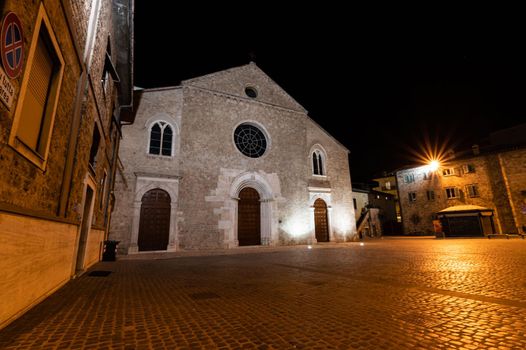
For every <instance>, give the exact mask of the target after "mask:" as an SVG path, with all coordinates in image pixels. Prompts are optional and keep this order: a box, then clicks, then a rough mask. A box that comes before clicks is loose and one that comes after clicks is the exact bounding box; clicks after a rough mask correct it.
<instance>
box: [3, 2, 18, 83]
mask: <svg viewBox="0 0 526 350" xmlns="http://www.w3.org/2000/svg"><path fill="white" fill-rule="evenodd" d="M1 33H2V34H1V35H2V37H1V42H0V55H1V56H2V65H3V66H4V70H5V74H6V75H7V76H8V77H9V78H11V79H15V78H16V77H18V76H19V75H20V72H21V71H22V63H23V62H24V35H23V32H22V24H21V23H20V19H19V18H18V16H17V15H16V14H15V13H14V12H9V13H8V14H7V15H6V16H5V17H4V20H3V21H2V32H1Z"/></svg>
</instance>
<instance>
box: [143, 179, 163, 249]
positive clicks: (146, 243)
mask: <svg viewBox="0 0 526 350" xmlns="http://www.w3.org/2000/svg"><path fill="white" fill-rule="evenodd" d="M170 211H171V210H170V196H169V195H168V193H166V192H165V191H163V190H160V189H154V190H150V191H148V192H146V193H145V194H144V196H143V197H142V205H141V218H140V221H139V239H138V242H137V244H138V245H139V251H147V250H166V247H167V246H168V239H169V236H170Z"/></svg>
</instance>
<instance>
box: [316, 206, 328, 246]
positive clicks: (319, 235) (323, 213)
mask: <svg viewBox="0 0 526 350" xmlns="http://www.w3.org/2000/svg"><path fill="white" fill-rule="evenodd" d="M314 230H315V232H316V240H317V241H318V242H329V224H328V220H327V204H325V202H324V201H323V199H319V198H318V199H316V201H315V202H314Z"/></svg>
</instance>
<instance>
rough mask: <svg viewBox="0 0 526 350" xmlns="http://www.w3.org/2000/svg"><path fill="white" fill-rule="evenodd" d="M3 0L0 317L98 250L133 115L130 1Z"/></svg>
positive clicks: (48, 289)
mask: <svg viewBox="0 0 526 350" xmlns="http://www.w3.org/2000/svg"><path fill="white" fill-rule="evenodd" d="M0 11H1V16H2V24H3V25H6V28H7V31H6V33H8V34H6V35H5V37H6V38H7V39H6V40H7V41H8V42H9V44H10V46H9V49H7V50H6V51H4V53H5V54H6V58H7V59H6V60H4V62H3V65H2V67H1V68H0V75H1V77H0V78H1V79H2V84H1V89H2V90H1V101H2V102H0V144H1V147H0V252H1V257H2V258H1V259H0V271H2V272H1V275H2V277H1V278H0V328H2V327H3V326H5V325H6V324H8V323H10V322H11V321H12V320H14V319H15V318H17V317H19V316H20V315H21V314H22V313H23V312H24V311H25V310H27V309H29V308H30V307H32V306H33V305H36V304H37V303H39V302H40V301H41V300H42V299H43V298H45V297H46V296H48V295H49V294H51V293H52V292H54V291H55V290H57V289H58V288H60V287H61V286H62V285H64V284H65V283H66V282H68V281H69V280H70V279H71V278H73V277H74V276H80V274H82V272H83V271H85V270H86V269H87V268H88V267H90V266H92V265H93V264H95V263H96V262H98V261H99V260H100V258H101V253H102V249H103V247H102V244H103V241H104V240H105V239H106V238H107V230H108V226H109V221H110V217H111V211H112V207H113V196H112V190H113V183H114V178H115V172H116V168H117V162H118V160H117V151H118V148H119V141H120V138H121V135H120V126H121V124H122V123H130V122H132V121H133V119H132V117H133V116H132V115H131V114H130V113H129V109H130V106H131V99H132V86H133V81H132V70H133V69H132V68H133V67H132V59H131V58H132V38H133V35H132V33H133V0H114V1H109V0H98V1H89V0H85V1H72V0H62V1H59V0H44V1H35V0H6V1H2V2H0ZM18 68H21V69H20V70H19V72H18V74H14V75H13V74H12V73H15V72H16V71H17V69H18ZM6 94H7V95H6Z"/></svg>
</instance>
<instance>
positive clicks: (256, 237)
mask: <svg viewBox="0 0 526 350" xmlns="http://www.w3.org/2000/svg"><path fill="white" fill-rule="evenodd" d="M237 213H238V216H237V237H238V241H239V245H240V246H243V245H259V244H261V214H260V213H261V209H260V202H259V193H258V192H257V191H256V190H255V189H253V188H250V187H245V188H243V189H242V190H241V192H239V202H238V211H237Z"/></svg>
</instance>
